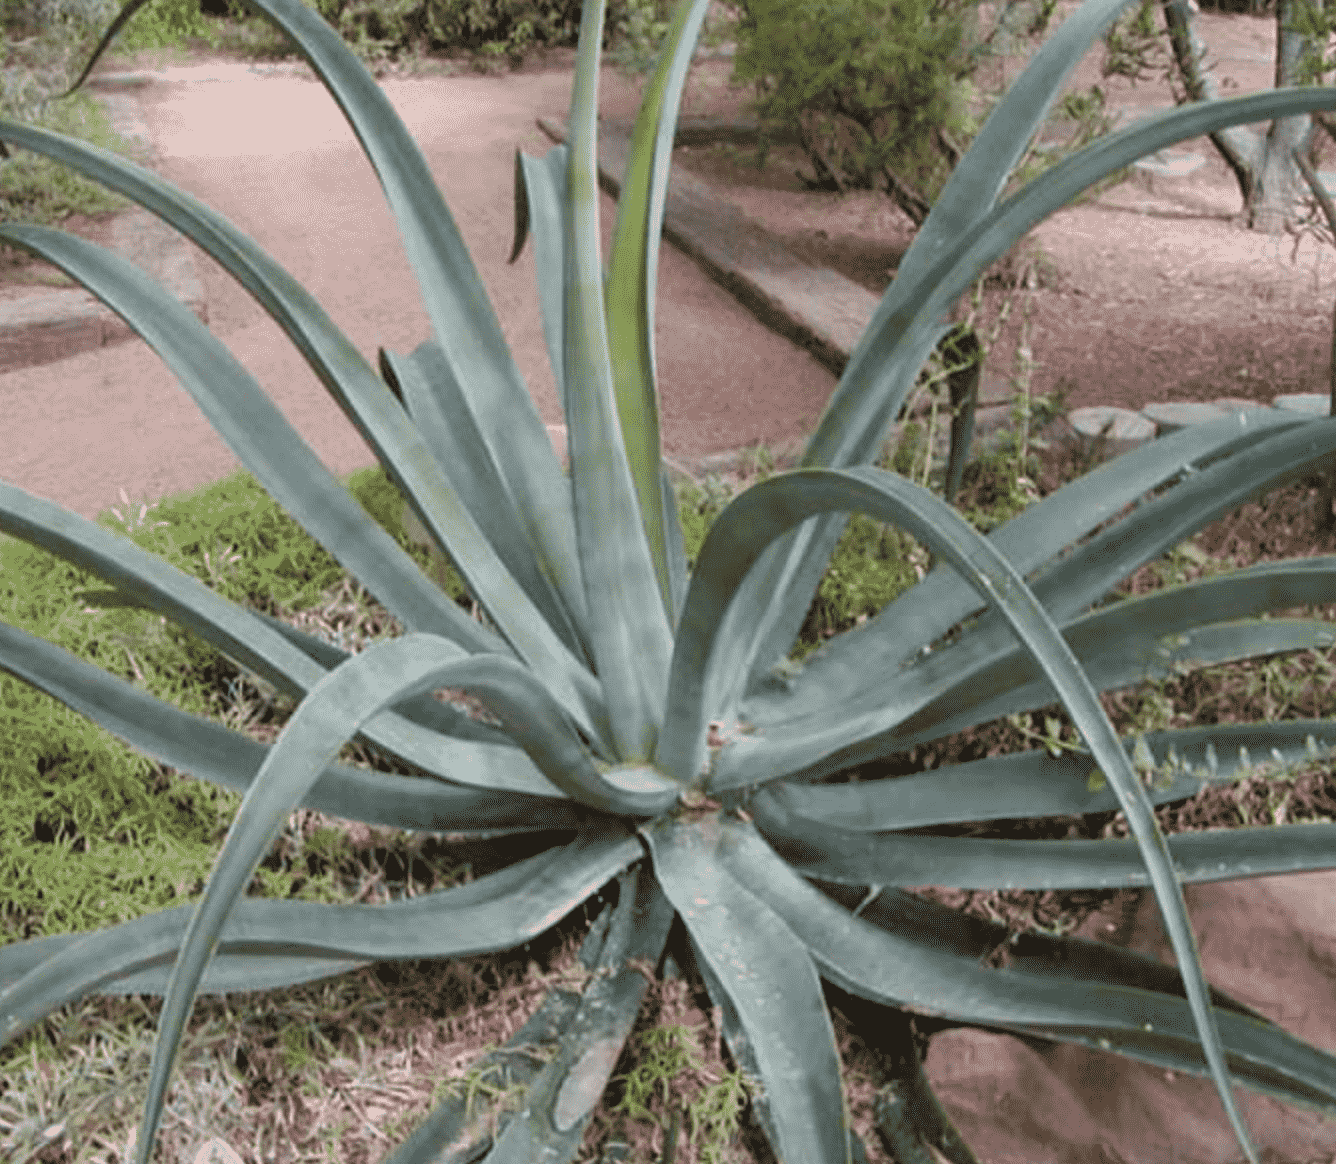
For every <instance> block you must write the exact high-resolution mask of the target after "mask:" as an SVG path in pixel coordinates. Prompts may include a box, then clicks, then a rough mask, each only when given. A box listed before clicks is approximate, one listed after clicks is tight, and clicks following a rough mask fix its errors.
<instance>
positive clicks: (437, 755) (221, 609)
mask: <svg viewBox="0 0 1336 1164" xmlns="http://www.w3.org/2000/svg"><path fill="white" fill-rule="evenodd" d="M192 318H193V316H192ZM0 530H3V531H4V532H5V533H9V534H13V535H14V536H16V537H20V538H23V539H24V540H25V541H28V542H31V543H33V544H35V545H39V546H41V547H42V548H43V549H46V550H49V551H51V552H52V553H54V554H58V555H59V556H61V557H62V558H64V559H65V560H67V561H70V562H73V563H74V564H75V565H78V566H81V567H83V568H84V569H86V570H90V571H92V572H93V573H95V574H97V575H98V576H99V577H101V578H104V579H106V580H107V581H108V582H110V583H111V584H112V585H113V586H115V587H116V589H117V591H118V592H119V593H120V594H122V595H124V596H125V597H126V598H128V599H129V600H130V601H132V602H134V603H135V604H137V605H140V606H145V607H148V608H151V609H153V610H157V611H160V612H161V613H162V614H164V615H165V616H167V617H170V618H171V619H172V620H173V621H175V622H178V623H180V624H181V625H182V626H185V627H188V628H189V629H190V630H192V631H194V632H195V633H196V634H198V635H200V636H201V637H202V638H204V639H205V640H206V641H208V642H210V643H212V644H213V645H214V646H216V647H217V648H218V649H219V650H221V651H223V652H224V653H225V654H227V655H228V656H229V657H231V658H233V659H235V660H236V662H237V663H238V664H239V665H240V666H243V667H246V668H247V669H249V670H250V671H252V672H254V673H255V674H257V675H260V676H262V677H263V678H264V679H266V680H267V681H269V682H270V683H273V684H274V686H275V687H277V688H278V689H279V690H280V691H282V692H283V693H284V694H286V695H290V696H292V697H294V698H298V699H300V698H301V697H302V696H304V695H306V693H307V692H308V691H310V690H311V689H312V688H313V687H314V686H315V685H316V684H317V683H319V682H320V680H321V679H322V678H323V677H324V675H325V674H326V670H325V668H324V667H323V666H322V665H320V664H318V663H317V662H315V661H314V660H313V659H312V658H311V657H310V655H309V654H308V653H307V652H305V651H302V650H298V649H296V648H294V647H293V646H292V645H291V643H290V642H289V638H288V636H287V635H285V634H280V633H277V632H276V631H274V630H272V629H271V628H270V625H266V623H267V620H266V619H264V618H262V617H260V616H257V615H255V614H253V613H252V612H250V611H248V610H246V609H244V608H243V607H240V606H237V605H236V604H235V603H232V602H229V601H228V600H227V599H225V598H223V597H221V596H220V595H218V594H215V593H214V592H213V591H212V590H210V589H209V588H208V587H207V586H205V585H204V584H203V583H202V582H200V581H199V580H198V579H195V578H192V577H190V575H188V574H186V573H184V572H183V571H181V570H178V569H177V568H176V567H175V566H172V565H170V564H169V563H167V562H164V561H163V560H162V559H160V558H157V557H155V556H154V555H152V554H150V553H147V552H146V551H144V550H141V549H140V548H139V547H138V546H137V545H135V544H134V543H133V542H132V541H130V540H129V539H128V538H124V537H118V536H117V535H115V534H113V533H111V532H110V531H109V530H105V529H103V528H101V527H100V526H97V525H95V524H93V523H92V522H90V521H88V520H86V519H85V518H82V517H79V516H78V515H77V514H73V513H70V512H69V511H68V510H65V509H62V508H61V507H60V506H58V505H56V504H55V503H54V502H51V501H45V500H43V499H41V498H38V497H33V496H32V495H31V494H28V493H25V492H24V491H23V490H21V489H18V488H15V487H14V486H13V485H6V484H4V483H3V482H0ZM392 544H393V543H392ZM396 548H397V546H396ZM438 593H439V592H438ZM6 633H7V635H8V636H10V641H11V642H13V643H14V644H16V645H17V644H20V643H22V644H25V645H24V646H22V647H19V650H21V651H22V652H24V654H25V655H26V656H27V658H26V662H25V660H24V658H22V657H15V656H13V655H8V654H7V656H6V658H7V666H8V665H10V664H12V665H13V666H14V668H15V669H16V670H17V671H18V672H19V673H20V675H21V677H23V678H25V679H28V681H30V682H36V683H38V684H39V685H41V684H42V683H43V682H44V681H45V680H44V679H43V678H42V676H43V675H50V674H51V671H50V668H51V667H52V666H53V665H54V664H53V662H52V660H55V659H59V658H60V657H61V656H60V655H55V654H52V652H54V651H57V650H58V648H55V647H51V646H50V644H43V645H42V646H38V645H36V644H37V643H38V642H40V640H33V639H32V637H31V636H28V635H25V634H24V633H23V632H21V631H18V630H14V629H12V628H9V629H8V630H7V632H6ZM328 651H329V652H330V653H335V652H337V653H338V654H340V655H342V656H343V657H344V658H347V657H348V656H347V655H346V653H345V652H341V651H340V650H339V648H337V647H333V646H329V647H328ZM440 651H441V657H442V659H445V658H464V657H466V656H465V655H464V651H463V649H462V648H461V647H458V646H456V645H455V644H454V643H451V642H449V641H448V640H441V642H440ZM493 657H495V658H501V657H502V656H500V655H497V656H493ZM41 660H45V662H44V663H42V662H41ZM39 666H42V667H45V670H40V669H37V668H39ZM25 668H26V670H25ZM79 673H80V674H83V675H85V676H86V675H87V674H88V672H87V671H81V672H79ZM30 674H31V675H32V676H33V678H31V679H29V675H30ZM52 694H54V692H52ZM431 702H433V703H435V702H436V701H435V700H431ZM410 707H411V708H412V709H413V710H414V712H415V714H418V715H419V716H421V717H422V718H426V719H427V720H428V722H429V723H431V724H432V726H433V727H440V726H446V725H447V724H448V723H449V721H450V718H451V717H449V716H448V714H447V713H446V712H445V711H444V709H442V711H441V712H440V713H433V714H430V715H427V714H424V713H423V710H422V704H421V703H412V704H410ZM360 734H361V735H363V736H365V737H366V738H367V739H368V740H370V741H371V742H372V743H374V744H375V745H376V746H377V747H380V748H384V749H385V750H386V751H388V752H391V753H392V754H394V755H396V756H400V757H402V758H403V759H405V760H408V761H409V762H410V763H413V764H416V765H417V766H418V767H420V768H423V769H424V770H426V771H428V772H432V773H434V774H436V775H438V776H441V777H442V778H444V779H450V778H451V777H450V773H451V772H452V771H453V772H455V773H456V774H457V775H458V776H459V777H461V783H470V782H472V780H477V779H479V776H477V775H473V776H472V779H471V778H470V777H471V774H472V773H474V772H475V764H481V765H482V768H483V771H486V770H487V768H488V767H489V766H490V765H489V763H488V757H487V753H488V752H489V751H490V752H492V753H494V754H495V755H494V758H495V759H496V760H497V762H498V764H499V768H498V769H497V771H496V775H498V776H502V775H504V778H505V779H506V785H505V786H506V787H507V788H509V789H511V790H513V791H522V792H530V793H533V794H535V795H538V796H554V797H555V796H561V795H563V794H562V792H561V791H560V790H559V789H558V788H557V787H556V786H555V785H553V784H552V783H551V782H550V781H548V780H547V779H546V778H545V777H543V776H542V775H541V774H540V773H539V772H538V771H537V770H536V769H532V767H531V766H529V767H526V766H525V765H524V764H523V763H522V762H519V761H517V760H512V759H511V758H510V757H507V756H504V755H502V754H501V753H500V752H499V750H498V748H497V747H496V746H495V745H493V746H492V747H490V748H489V747H488V746H487V745H486V744H479V743H473V742H468V741H464V740H460V741H452V740H450V739H449V738H445V737H442V736H440V735H439V734H438V733H437V732H435V731H430V730H428V729H427V728H424V727H420V726H418V725H417V724H415V723H413V722H411V721H410V720H408V719H406V718H404V717H403V716H402V715H399V714H398V713H397V712H387V713H385V714H383V715H380V716H376V717H375V718H374V719H373V720H372V721H371V722H370V723H368V724H366V725H365V727H364V728H363V729H362V731H361V733H360ZM506 750H507V751H509V750H510V749H509V748H508V747H507V749H506Z"/></svg>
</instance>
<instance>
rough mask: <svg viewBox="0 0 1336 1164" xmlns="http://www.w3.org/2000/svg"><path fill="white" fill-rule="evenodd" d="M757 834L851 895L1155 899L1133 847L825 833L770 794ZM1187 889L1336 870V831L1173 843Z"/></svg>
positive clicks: (1318, 828)
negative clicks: (1061, 892)
mask: <svg viewBox="0 0 1336 1164" xmlns="http://www.w3.org/2000/svg"><path fill="white" fill-rule="evenodd" d="M748 808H749V809H750V811H751V812H752V814H753V816H754V818H755V820H756V827H757V828H758V829H760V830H761V833H762V835H764V836H765V838H766V839H767V840H768V841H770V843H771V844H772V845H773V846H774V848H775V851H776V852H778V853H779V855H780V856H782V857H783V858H784V859H785V860H786V861H788V862H789V864H790V865H792V866H793V867H794V868H795V869H797V870H798V871H799V872H800V873H802V874H803V876H804V877H811V878H815V879H817V880H820V881H832V882H836V883H838V884H841V885H898V886H914V885H946V886H953V887H956V888H959V889H1145V888H1147V887H1148V886H1149V885H1150V877H1149V875H1148V874H1147V872H1146V868H1145V865H1144V864H1143V863H1142V861H1141V858H1140V856H1139V854H1138V851H1137V844H1136V842H1135V841H1134V840H1132V839H1130V838H1129V839H1126V840H1122V839H1104V840H1094V841H1085V840H1062V841H1005V840H992V839H987V838H976V837H923V836H904V835H902V834H900V833H868V832H856V831H855V830H853V829H842V828H832V827H831V826H830V825H822V824H817V823H816V822H815V821H813V820H812V819H811V818H810V817H803V816H798V815H796V814H795V813H793V812H791V811H789V810H788V808H787V807H786V806H785V804H784V801H783V799H782V798H781V797H780V796H778V795H777V794H776V793H775V792H773V791H772V790H771V789H769V788H763V789H761V791H760V792H758V793H757V794H756V795H755V797H753V798H752V800H751V801H750V802H749V804H748ZM1168 845H1169V854H1170V857H1171V859H1172V861H1173V864H1174V870H1175V873H1176V875H1177V876H1178V878H1179V880H1180V881H1182V882H1183V883H1184V884H1191V885H1197V884H1202V883H1205V882H1208V881H1232V880H1235V879H1237V878H1240V877H1271V876H1275V875H1276V874H1280V873H1306V872H1310V871H1312V870H1314V869H1332V868H1336V825H1332V824H1295V825H1285V826H1284V827H1280V828H1278V827H1276V826H1275V825H1270V824H1268V825H1265V826H1262V827H1258V828H1244V829H1213V830H1210V831H1206V832H1189V833H1178V834H1175V835H1174V836H1171V837H1169V838H1168Z"/></svg>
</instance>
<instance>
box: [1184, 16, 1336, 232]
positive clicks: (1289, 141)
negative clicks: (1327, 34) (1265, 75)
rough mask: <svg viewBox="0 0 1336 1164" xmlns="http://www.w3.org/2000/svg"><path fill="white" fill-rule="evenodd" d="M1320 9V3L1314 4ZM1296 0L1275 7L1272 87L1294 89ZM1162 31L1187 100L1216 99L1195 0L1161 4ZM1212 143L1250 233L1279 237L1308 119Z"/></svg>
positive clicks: (1240, 131) (1239, 131)
mask: <svg viewBox="0 0 1336 1164" xmlns="http://www.w3.org/2000/svg"><path fill="white" fill-rule="evenodd" d="M1313 3H1315V4H1317V5H1318V6H1320V5H1321V0H1313ZM1294 4H1295V0H1277V3H1276V81H1275V84H1276V88H1278V89H1283V88H1288V87H1289V86H1291V85H1293V84H1294V82H1295V80H1296V78H1297V76H1298V65H1299V59H1300V57H1301V56H1302V54H1303V49H1304V37H1303V36H1302V34H1300V33H1297V32H1288V31H1286V29H1285V25H1286V24H1288V23H1289V22H1290V18H1291V13H1292V12H1293V8H1294ZM1162 6H1163V9H1164V21H1165V26H1166V28H1167V29H1168V30H1169V43H1170V47H1171V48H1172V50H1173V54H1174V60H1175V62H1176V64H1177V65H1178V72H1179V76H1180V77H1181V78H1182V79H1183V85H1184V89H1185V91H1186V100H1187V101H1204V100H1205V101H1210V100H1214V99H1215V98H1217V97H1219V96H1220V91H1219V87H1218V86H1217V85H1216V82H1215V77H1214V76H1213V75H1212V72H1211V70H1212V69H1213V67H1214V65H1213V64H1208V63H1207V62H1206V60H1205V57H1206V46H1205V44H1203V43H1202V40H1201V37H1200V36H1198V35H1197V29H1196V14H1197V5H1196V3H1195V2H1194V0H1163V3H1162ZM1210 137H1211V142H1212V144H1213V145H1214V146H1215V148H1216V149H1217V150H1219V151H1220V156H1221V157H1223V158H1224V159H1225V162H1226V163H1227V164H1228V166H1229V168H1230V169H1231V170H1233V171H1234V176H1235V177H1236V178H1237V179H1238V183H1239V192H1240V193H1241V194H1242V195H1243V204H1244V220H1245V222H1246V224H1247V226H1248V227H1249V229H1251V230H1260V231H1264V232H1266V233H1267V234H1280V233H1282V232H1283V231H1284V229H1285V225H1286V223H1287V222H1289V221H1292V220H1293V219H1294V218H1295V217H1296V211H1297V209H1298V201H1299V196H1300V194H1301V192H1302V189H1303V179H1302V176H1301V175H1300V173H1299V170H1298V168H1297V167H1296V166H1295V164H1294V157H1293V153H1292V151H1293V150H1299V151H1301V152H1303V153H1305V154H1307V153H1308V152H1309V151H1310V150H1311V148H1312V138H1313V124H1312V120H1311V119H1310V118H1309V116H1308V115H1307V114H1301V115H1300V116H1298V117H1282V118H1280V119H1278V120H1276V121H1273V122H1272V123H1271V125H1270V127H1269V129H1268V130H1267V132H1266V133H1265V134H1262V133H1258V132H1257V131H1256V130H1254V129H1252V128H1251V127H1249V126H1245V125H1231V126H1227V127H1226V128H1224V129H1221V130H1217V131H1216V132H1215V133H1212V134H1211V135H1210Z"/></svg>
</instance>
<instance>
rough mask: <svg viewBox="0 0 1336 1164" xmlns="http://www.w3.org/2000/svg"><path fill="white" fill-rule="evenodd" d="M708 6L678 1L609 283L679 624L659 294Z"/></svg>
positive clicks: (631, 428) (614, 356) (611, 332)
mask: <svg viewBox="0 0 1336 1164" xmlns="http://www.w3.org/2000/svg"><path fill="white" fill-rule="evenodd" d="M708 9H709V0H682V2H681V3H679V4H678V5H677V8H676V9H675V11H674V13H673V19H672V22H671V23H670V25H669V27H668V33H667V38H666V40H665V41H664V44H663V48H662V50H661V51H660V53H659V63H658V67H657V68H656V69H655V71H654V75H653V76H652V77H651V78H650V79H649V81H648V83H647V84H646V86H645V91H644V94H643V97H642V99H641V103H640V111H639V113H638V114H637V115H636V122H635V127H634V128H633V130H632V131H631V149H630V153H629V155H628V156H627V160H626V173H625V175H624V176H623V178H622V189H621V196H620V197H619V199H618V201H617V225H616V229H615V230H614V233H613V245H612V256H611V259H610V260H609V263H608V277H607V284H606V288H605V301H606V305H607V328H608V350H609V354H610V356H611V360H612V381H613V391H614V392H615V393H616V398H617V413H618V416H619V418H620V420H621V431H622V437H623V439H624V441H625V442H626V458H627V463H628V466H629V468H630V472H631V480H632V481H633V482H634V484H635V489H636V497H637V500H638V502H639V505H640V513H641V517H642V519H643V522H644V526H645V537H646V540H647V541H648V543H649V551H650V558H651V559H652V561H653V563H654V572H655V575H656V577H657V579H658V583H659V591H660V595H661V597H662V599H663V603H664V608H665V611H666V612H667V616H668V621H669V623H670V624H675V623H676V622H677V608H676V607H674V606H673V605H672V579H671V577H670V574H669V569H670V567H669V547H668V531H667V529H666V528H665V525H664V519H665V516H666V515H665V513H664V510H663V506H662V505H661V489H662V485H661V474H662V466H661V465H660V454H659V405H658V394H657V389H656V382H657V377H658V370H657V366H656V364H655V359H654V294H655V288H656V285H657V283H658V274H659V241H660V237H661V236H662V234H663V215H664V209H665V207H666V205H667V194H668V175H669V171H670V169H671V167H672V161H673V138H674V136H675V135H676V132H677V116H678V112H679V110H680V108H681V102H682V87H683V85H684V84H685V83H686V78H687V71H688V70H689V69H690V67H691V58H692V54H693V52H694V51H695V47H696V40H697V38H698V37H699V36H700V29H701V24H702V22H703V21H704V19H705V14H706V12H707V10H708ZM572 124H574V120H573V119H572Z"/></svg>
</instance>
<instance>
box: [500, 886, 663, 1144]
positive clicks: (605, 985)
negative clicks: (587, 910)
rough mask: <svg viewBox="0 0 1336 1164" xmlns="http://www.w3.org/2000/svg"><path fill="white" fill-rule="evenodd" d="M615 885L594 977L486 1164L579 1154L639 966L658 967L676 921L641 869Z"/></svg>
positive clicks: (634, 1009)
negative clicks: (613, 906)
mask: <svg viewBox="0 0 1336 1164" xmlns="http://www.w3.org/2000/svg"><path fill="white" fill-rule="evenodd" d="M620 887H621V888H620V892H621V893H622V895H623V896H622V897H621V900H620V901H619V902H618V905H617V910H616V912H615V914H614V916H613V918H612V923H611V927H610V930H609V933H608V937H607V941H606V943H605V945H604V950H603V953H602V956H601V957H600V958H599V961H598V964H597V965H596V966H595V967H593V970H594V974H595V978H594V980H593V981H592V982H591V983H590V984H589V985H588V986H587V987H586V988H585V991H584V995H583V997H582V998H581V1000H580V1006H579V1009H578V1011H577V1012H576V1014H575V1016H574V1018H573V1019H572V1021H571V1024H570V1026H569V1027H568V1028H567V1030H566V1032H565V1034H564V1035H563V1037H562V1039H561V1042H560V1044H559V1046H558V1047H557V1050H556V1054H555V1055H554V1056H553V1057H552V1059H551V1060H550V1061H549V1062H548V1064H547V1065H546V1066H545V1067H544V1068H543V1070H542V1071H541V1072H540V1073H539V1075H538V1076H537V1078H536V1079H535V1080H534V1082H533V1084H532V1085H531V1086H530V1088H529V1090H528V1092H527V1093H526V1095H525V1101H524V1109H523V1110H522V1111H521V1112H519V1113H518V1114H517V1115H515V1116H514V1117H513V1118H512V1119H511V1120H510V1121H509V1124H508V1126H507V1127H506V1129H505V1131H504V1132H503V1133H502V1134H501V1135H500V1136H499V1137H497V1140H496V1143H495V1145H494V1146H493V1148H492V1150H491V1152H490V1153H489V1157H488V1158H489V1159H490V1160H491V1161H492V1164H532V1162H533V1161H535V1160H543V1161H545V1162H548V1161H550V1162H551V1164H565V1162H567V1161H570V1160H573V1159H574V1158H575V1156H576V1154H577V1153H578V1152H579V1150H580V1147H581V1144H582V1143H583V1141H584V1132H585V1128H586V1127H587V1125H588V1123H589V1117H590V1116H591V1115H592V1114H593V1111H594V1108H595V1107H596V1106H597V1104H598V1101H599V1100H600V1099H601V1098H602V1096H603V1092H604V1090H605V1089H606V1088H607V1085H608V1079H609V1077H610V1076H611V1075H612V1070H613V1068H614V1067H615V1066H616V1065H617V1061H618V1059H619V1058H620V1057H621V1053H622V1047H623V1045H624V1044H625V1043H626V1039H627V1037H628V1036H629V1035H630V1033H631V1028H632V1026H633V1025H634V1024H635V1021H636V1015H637V1013H638V1012H639V1009H640V1001H641V999H642V998H643V997H644V994H645V988H646V987H647V986H648V985H649V978H648V977H647V975H646V973H645V972H644V970H643V967H644V966H645V965H646V964H648V965H650V966H655V965H657V964H658V962H659V959H660V957H661V956H662V954H663V947H664V943H665V942H666V941H667V939H668V931H669V929H670V928H671V926H672V924H673V919H674V917H675V913H674V911H673V907H672V905H671V904H670V903H669V901H668V899H667V898H665V897H664V895H663V893H662V892H661V891H660V889H659V886H658V884H657V883H656V882H655V880H654V875H653V873H652V872H651V871H650V870H649V868H648V867H647V866H645V865H640V866H638V867H637V868H636V869H635V870H634V871H632V872H631V873H629V874H624V875H623V876H622V878H621V880H620Z"/></svg>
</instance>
